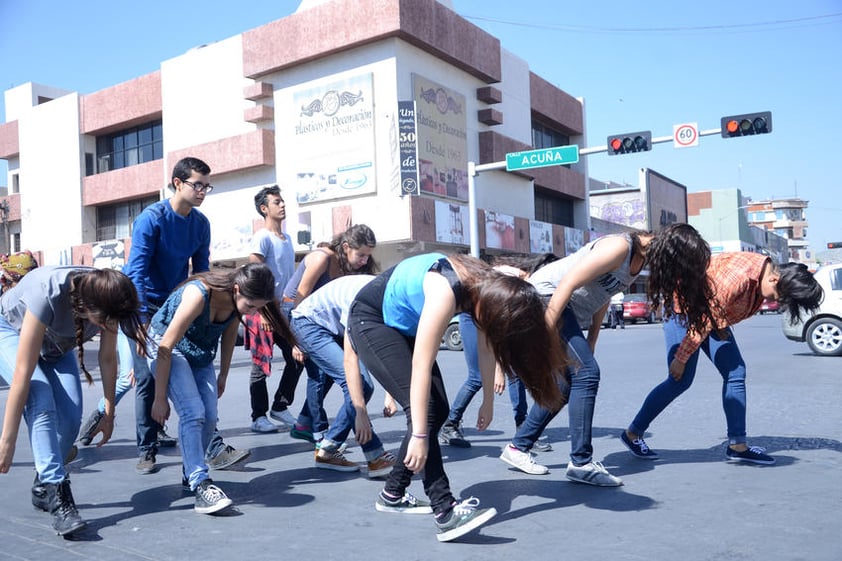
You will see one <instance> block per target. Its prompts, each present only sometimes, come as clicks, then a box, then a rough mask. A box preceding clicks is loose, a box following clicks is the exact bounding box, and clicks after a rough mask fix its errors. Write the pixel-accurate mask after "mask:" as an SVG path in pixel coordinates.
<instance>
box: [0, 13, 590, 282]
mask: <svg viewBox="0 0 842 561" xmlns="http://www.w3.org/2000/svg"><path fill="white" fill-rule="evenodd" d="M375 12H376V13H377V17H374V18H373V17H371V14H372V13H375ZM195 76H202V87H201V88H194V87H190V79H191V78H192V77H195ZM5 102H6V122H5V123H3V124H0V158H2V159H5V160H6V161H7V162H8V177H7V181H8V185H9V192H8V193H7V194H6V195H5V196H2V197H0V210H2V212H0V218H2V219H3V224H4V229H3V231H4V233H8V235H7V236H4V240H5V243H6V244H7V246H8V248H9V249H11V250H17V249H21V248H29V249H31V250H33V251H36V252H39V253H40V257H41V260H42V262H44V263H84V264H91V263H96V264H103V265H111V266H117V265H119V264H120V263H121V262H122V260H123V259H124V258H125V255H126V254H127V250H128V247H127V246H128V242H129V241H130V238H131V225H132V222H133V220H134V218H135V217H136V216H137V214H138V213H139V212H140V211H141V210H142V208H144V207H145V206H146V205H148V204H150V203H151V202H154V201H156V200H159V199H160V198H161V197H166V196H167V195H168V192H167V189H166V188H165V186H166V185H167V183H168V182H169V173H170V172H171V170H172V167H173V165H174V164H175V162H176V161H177V160H178V159H180V158H182V157H184V156H187V155H190V156H196V157H199V158H201V159H203V160H205V161H206V162H208V164H209V165H210V166H211V168H212V170H213V171H212V175H211V177H212V181H213V184H214V186H215V189H214V192H213V194H211V195H210V196H208V198H207V199H206V200H205V202H204V204H203V205H202V207H201V211H202V212H203V213H205V214H206V215H207V216H208V217H209V219H210V221H211V225H212V247H211V258H212V260H213V261H215V262H217V263H221V264H226V263H232V262H236V261H238V260H241V259H243V258H244V257H245V256H246V255H247V253H248V244H249V241H250V239H251V236H252V233H253V231H254V229H255V227H256V224H257V223H259V217H258V215H257V213H256V212H255V210H254V207H253V194H254V193H255V192H256V191H257V190H258V189H259V188H260V187H263V186H265V185H267V184H273V183H278V184H280V185H281V188H282V192H283V194H284V198H285V199H286V201H287V217H288V218H287V223H286V227H287V230H288V232H289V233H290V234H291V235H292V237H293V240H297V241H299V242H300V243H299V244H298V245H297V248H296V249H297V250H298V251H302V252H303V251H306V250H308V249H309V248H310V247H311V246H312V245H313V244H314V243H317V242H319V241H323V240H328V239H330V238H331V237H332V236H333V235H335V234H337V233H339V232H341V231H343V230H344V229H345V228H347V227H348V225H350V224H352V223H365V224H368V225H369V226H371V227H372V228H373V229H374V231H375V233H376V235H377V238H378V241H379V247H378V249H377V252H376V253H375V256H376V257H377V258H378V259H379V260H380V261H381V262H382V263H383V264H384V265H388V264H390V263H393V262H396V261H397V260H399V259H401V258H402V257H404V256H406V255H409V254H413V253H418V252H422V251H429V250H433V249H436V250H443V251H465V250H467V248H468V247H469V245H470V238H469V235H470V232H469V222H470V221H469V216H468V200H467V185H468V177H467V170H468V162H475V163H477V164H482V163H490V162H497V161H501V160H504V159H505V154H506V153H509V152H515V151H519V150H529V149H538V148H547V147H551V146H559V145H567V144H580V145H585V144H586V142H585V136H584V108H583V103H582V102H581V100H577V99H575V98H574V97H572V96H571V95H569V94H568V93H566V92H564V91H562V90H561V89H559V88H558V87H557V86H555V85H553V84H550V83H549V82H547V81H546V80H544V79H542V78H541V77H540V76H538V75H536V74H535V73H533V72H532V71H530V69H529V64H528V62H527V61H525V60H522V59H520V58H518V57H517V56H516V54H514V53H510V52H508V51H506V50H505V48H504V46H503V45H501V44H500V41H499V40H498V39H497V38H495V37H493V36H491V35H489V34H488V33H486V32H484V31H483V30H482V29H480V28H478V27H476V26H475V25H473V24H471V23H470V22H468V21H467V20H465V19H463V18H461V17H460V16H459V15H457V14H456V13H455V12H454V11H452V10H451V9H450V8H449V7H448V6H447V5H446V3H440V2H436V1H435V0H353V1H352V0H332V1H325V2H307V1H305V2H302V4H301V6H300V7H299V9H298V11H297V12H296V13H294V14H293V15H290V16H288V17H285V18H283V19H280V20H277V21H273V22H269V23H267V24H266V25H263V26H261V27H258V28H255V29H251V30H244V31H243V33H241V34H240V35H236V36H234V37H228V38H220V39H219V41H217V42H215V43H212V44H209V45H202V46H197V47H196V48H194V49H191V50H190V51H189V52H187V53H184V54H183V55H181V56H178V57H176V58H173V59H169V60H164V61H161V62H160V68H159V69H158V70H156V71H155V72H152V73H151V74H147V75H143V76H137V77H136V78H134V79H132V80H129V81H127V82H124V83H121V84H115V85H114V86H112V87H109V88H106V89H104V90H101V91H98V92H94V93H91V94H81V93H78V92H73V91H68V90H64V89H59V88H55V87H48V86H42V85H39V84H33V83H27V84H24V85H21V86H18V87H16V88H13V89H10V90H8V91H6V92H5ZM413 109H414V113H415V119H414V120H413V119H410V118H407V115H408V114H409V113H408V112H410V111H412V110H413ZM413 129H414V130H413ZM583 160H586V158H583ZM587 175H588V174H587V163H586V161H580V162H579V163H577V164H574V165H569V166H555V167H545V168H539V169H534V170H527V171H524V172H514V173H507V172H505V171H493V172H487V173H483V174H482V176H481V179H480V180H478V182H477V194H476V206H477V208H478V212H477V216H478V223H479V245H480V248H481V249H482V251H484V252H497V251H518V252H530V251H533V252H541V251H553V252H555V253H557V254H559V255H562V254H564V253H565V252H566V251H569V250H571V249H575V248H576V247H578V246H579V245H581V243H582V242H583V241H585V239H586V238H587V234H586V232H587V231H588V229H589V217H588V203H587V190H586V180H585V178H586V177H587ZM45 202H48V204H45ZM4 209H5V210H4ZM59 226H60V227H59Z"/></svg>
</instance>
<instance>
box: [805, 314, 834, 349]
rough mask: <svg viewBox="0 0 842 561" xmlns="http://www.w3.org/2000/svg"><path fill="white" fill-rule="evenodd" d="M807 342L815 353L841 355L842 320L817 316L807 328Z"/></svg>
mask: <svg viewBox="0 0 842 561" xmlns="http://www.w3.org/2000/svg"><path fill="white" fill-rule="evenodd" d="M806 339H807V344H808V345H809V346H810V350H812V351H813V352H814V353H816V354H817V355H822V356H840V355H842V321H839V320H838V319H834V318H819V319H817V320H816V321H814V322H813V323H812V324H811V325H810V328H809V329H808V330H807V337H806Z"/></svg>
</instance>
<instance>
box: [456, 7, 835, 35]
mask: <svg viewBox="0 0 842 561" xmlns="http://www.w3.org/2000/svg"><path fill="white" fill-rule="evenodd" d="M462 17H464V18H466V19H469V20H476V21H486V22H489V23H499V24H503V25H514V26H519V27H526V28H530V29H552V30H555V31H569V32H572V33H614V34H618V33H619V34H623V33H625V34H637V33H649V34H652V33H664V34H668V33H753V32H762V31H777V30H781V29H793V28H796V27H814V26H818V25H828V24H832V23H834V20H837V19H839V18H842V12H837V13H833V14H824V15H819V16H808V17H803V18H793V19H780V20H772V21H765V22H755V23H738V24H730V25H696V26H683V27H590V26H584V25H564V24H547V23H529V22H523V21H511V20H503V19H496V18H489V17H485V16H470V15H463V16H462Z"/></svg>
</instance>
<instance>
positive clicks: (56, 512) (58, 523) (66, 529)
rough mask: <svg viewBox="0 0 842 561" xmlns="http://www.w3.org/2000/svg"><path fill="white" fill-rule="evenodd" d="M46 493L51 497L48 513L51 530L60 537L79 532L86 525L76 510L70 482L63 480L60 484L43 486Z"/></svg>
mask: <svg viewBox="0 0 842 561" xmlns="http://www.w3.org/2000/svg"><path fill="white" fill-rule="evenodd" d="M45 487H46V488H47V493H48V494H51V495H52V499H53V500H52V501H51V503H50V507H51V508H50V513H51V514H52V515H53V529H54V530H55V531H56V533H58V535H60V536H67V535H69V534H72V533H73V532H76V531H78V530H81V529H82V528H84V527H85V525H86V523H85V521H84V520H82V517H81V516H79V511H78V510H76V503H75V502H73V493H71V492H70V480H69V479H67V478H65V479H64V480H63V481H62V482H61V483H59V484H54V483H47V484H45Z"/></svg>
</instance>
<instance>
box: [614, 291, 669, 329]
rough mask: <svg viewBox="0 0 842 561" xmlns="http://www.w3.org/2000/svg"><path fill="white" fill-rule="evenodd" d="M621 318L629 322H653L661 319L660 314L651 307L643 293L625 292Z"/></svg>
mask: <svg viewBox="0 0 842 561" xmlns="http://www.w3.org/2000/svg"><path fill="white" fill-rule="evenodd" d="M623 320H624V321H627V322H631V323H637V322H638V321H645V322H646V323H654V322H656V321H660V320H661V315H660V314H659V313H658V312H656V311H655V310H653V309H652V306H651V304H650V303H649V299H648V298H646V295H645V294H626V297H625V298H624V299H623Z"/></svg>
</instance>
